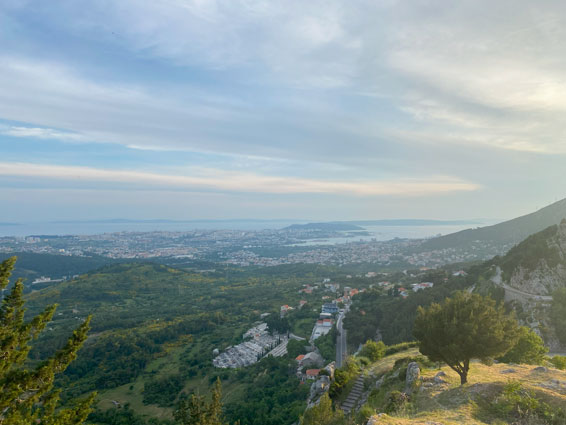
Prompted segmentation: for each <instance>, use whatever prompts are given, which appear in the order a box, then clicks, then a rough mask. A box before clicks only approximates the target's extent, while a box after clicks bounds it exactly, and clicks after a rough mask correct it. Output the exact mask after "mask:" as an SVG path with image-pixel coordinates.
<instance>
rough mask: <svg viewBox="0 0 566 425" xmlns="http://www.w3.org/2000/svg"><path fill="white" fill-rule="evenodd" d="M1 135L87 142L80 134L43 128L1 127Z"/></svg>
mask: <svg viewBox="0 0 566 425" xmlns="http://www.w3.org/2000/svg"><path fill="white" fill-rule="evenodd" d="M0 134H3V135H5V136H11V137H24V138H28V137H30V138H36V139H48V140H60V141H63V142H85V141H87V140H86V139H85V137H84V136H82V135H80V134H76V133H69V132H64V131H58V130H54V129H52V128H41V127H21V126H0Z"/></svg>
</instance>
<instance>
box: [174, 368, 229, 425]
mask: <svg viewBox="0 0 566 425" xmlns="http://www.w3.org/2000/svg"><path fill="white" fill-rule="evenodd" d="M221 398H222V384H221V383H220V378H217V379H216V383H215V384H214V389H213V390H212V401H211V402H210V403H207V402H206V401H205V399H204V397H203V396H201V395H198V394H191V396H190V397H189V399H188V400H181V401H180V402H179V406H178V408H177V410H175V412H174V413H173V416H174V418H175V420H176V421H177V423H179V424H180V425H224V424H225V422H224V415H223V414H222V402H221V401H220V400H221Z"/></svg>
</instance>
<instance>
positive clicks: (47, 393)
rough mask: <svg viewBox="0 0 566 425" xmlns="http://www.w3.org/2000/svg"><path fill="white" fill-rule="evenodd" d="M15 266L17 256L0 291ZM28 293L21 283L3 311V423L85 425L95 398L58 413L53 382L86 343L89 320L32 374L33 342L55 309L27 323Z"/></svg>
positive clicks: (2, 267)
mask: <svg viewBox="0 0 566 425" xmlns="http://www.w3.org/2000/svg"><path fill="white" fill-rule="evenodd" d="M15 262H16V257H12V258H9V259H8V260H6V261H4V262H2V263H0V289H4V288H6V287H7V286H8V283H9V279H10V275H11V272H12V269H13V268H14V263H15ZM23 289H24V284H23V282H22V280H21V279H19V280H18V281H17V282H16V283H15V284H14V286H13V288H12V290H11V292H10V294H8V295H7V296H6V297H5V298H4V299H3V300H2V306H1V307H0V424H2V425H4V424H5V425H23V424H36V423H38V424H39V423H41V424H42V425H78V424H82V423H83V422H84V420H85V419H86V417H87V416H88V414H89V413H90V411H91V408H90V406H91V404H92V402H93V400H94V396H95V394H92V395H91V396H90V397H88V398H87V399H85V400H82V401H80V402H78V403H75V407H71V408H68V409H58V406H57V404H58V402H59V391H58V390H54V389H53V381H54V379H55V375H56V374H58V373H61V372H63V371H64V370H65V369H66V368H67V366H68V365H69V363H71V362H72V361H73V360H74V358H75V357H76V354H77V351H78V349H79V348H80V347H81V346H82V344H83V342H84V341H85V339H86V334H87V332H88V329H89V322H90V317H89V318H87V319H86V320H85V321H84V322H83V323H82V324H81V325H80V326H79V328H78V329H77V330H75V331H74V332H73V335H72V336H71V338H70V339H69V341H68V342H67V344H66V345H65V346H64V347H63V348H62V349H60V350H59V351H57V352H56V353H55V354H54V355H53V357H51V358H49V359H47V360H45V361H44V362H42V363H40V364H39V365H38V366H37V367H36V368H34V369H27V368H25V363H26V360H27V356H28V353H29V350H30V348H31V347H30V346H29V342H30V341H31V340H32V339H34V338H36V337H37V336H38V335H39V333H40V332H41V331H42V330H43V329H44V328H45V325H46V324H47V323H49V321H51V318H52V317H53V313H54V312H55V308H56V306H55V305H52V306H49V307H47V308H46V309H45V310H44V311H43V313H41V314H39V315H38V316H36V317H34V318H33V319H32V320H31V321H29V322H24V311H25V309H24V301H23Z"/></svg>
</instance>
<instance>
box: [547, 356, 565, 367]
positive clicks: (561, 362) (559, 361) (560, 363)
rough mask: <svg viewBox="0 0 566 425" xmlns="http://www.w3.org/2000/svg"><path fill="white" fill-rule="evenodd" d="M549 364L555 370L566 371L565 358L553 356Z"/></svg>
mask: <svg viewBox="0 0 566 425" xmlns="http://www.w3.org/2000/svg"><path fill="white" fill-rule="evenodd" d="M550 362H551V363H552V364H553V365H554V367H555V368H556V369H560V370H564V369H566V356H554V357H553V358H552V359H551V360H550Z"/></svg>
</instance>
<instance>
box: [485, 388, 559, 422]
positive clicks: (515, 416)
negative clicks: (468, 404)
mask: <svg viewBox="0 0 566 425" xmlns="http://www.w3.org/2000/svg"><path fill="white" fill-rule="evenodd" d="M491 408H492V410H493V412H494V413H495V414H497V415H498V416H499V417H501V418H502V419H506V420H512V421H514V422H513V423H544V424H549V425H550V424H553V425H554V424H556V425H559V424H564V423H565V421H566V412H565V411H564V410H562V409H556V408H553V407H551V406H549V405H548V404H547V403H545V402H544V401H541V400H539V399H538V398H536V395H535V394H534V393H533V392H532V391H529V390H526V389H524V388H523V386H522V384H521V383H520V382H519V381H509V382H508V383H507V385H505V387H504V389H503V392H502V393H501V395H500V396H499V397H498V398H497V399H496V400H495V401H494V402H492V403H491Z"/></svg>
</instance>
